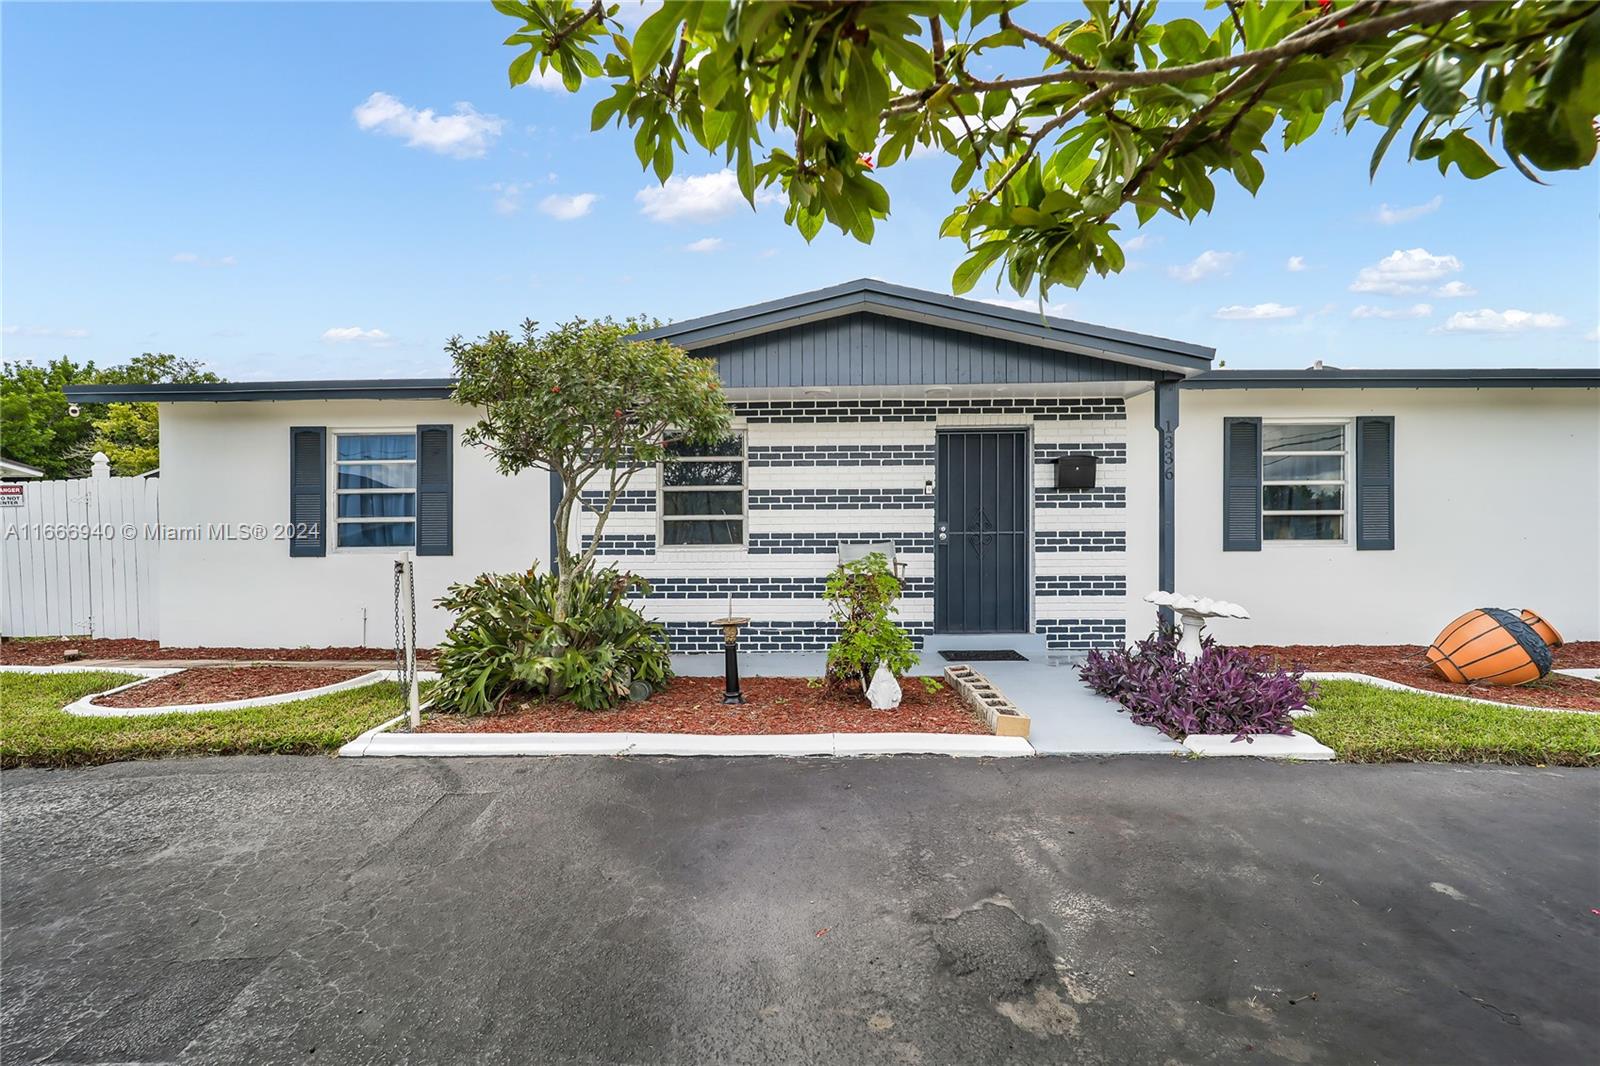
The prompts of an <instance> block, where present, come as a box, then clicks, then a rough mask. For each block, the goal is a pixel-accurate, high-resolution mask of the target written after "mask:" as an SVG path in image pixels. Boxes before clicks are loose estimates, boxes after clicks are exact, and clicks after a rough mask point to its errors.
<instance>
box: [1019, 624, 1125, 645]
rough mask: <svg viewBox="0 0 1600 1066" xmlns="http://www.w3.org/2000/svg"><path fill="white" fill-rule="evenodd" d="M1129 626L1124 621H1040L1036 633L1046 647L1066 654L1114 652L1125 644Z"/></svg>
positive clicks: (1036, 625)
mask: <svg viewBox="0 0 1600 1066" xmlns="http://www.w3.org/2000/svg"><path fill="white" fill-rule="evenodd" d="M1127 628H1128V624H1127V622H1126V621H1124V620H1123V619H1121V618H1039V619H1036V620H1035V621H1034V631H1035V632H1037V633H1039V634H1041V635H1043V636H1044V638H1045V645H1046V646H1047V647H1051V648H1057V649H1060V650H1063V651H1088V650H1090V649H1092V648H1114V647H1117V646H1118V645H1120V644H1121V643H1122V642H1123V639H1124V636H1125V634H1126V633H1127Z"/></svg>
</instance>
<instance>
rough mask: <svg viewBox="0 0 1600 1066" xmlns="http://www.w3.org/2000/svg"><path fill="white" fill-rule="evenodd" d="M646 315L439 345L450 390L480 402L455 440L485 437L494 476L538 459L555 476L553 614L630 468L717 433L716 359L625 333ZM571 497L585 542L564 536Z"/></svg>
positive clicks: (724, 410) (589, 553) (725, 415)
mask: <svg viewBox="0 0 1600 1066" xmlns="http://www.w3.org/2000/svg"><path fill="white" fill-rule="evenodd" d="M654 325H656V323H654V322H651V321H648V320H645V319H637V318H631V319H626V320H624V321H621V322H618V321H615V320H613V319H610V318H605V319H600V320H598V321H590V320H586V319H582V318H578V319H573V320H572V321H570V322H564V323H562V324H561V325H558V326H556V327H555V328H554V329H551V330H549V331H547V332H544V333H540V332H539V327H538V323H536V322H534V321H533V320H531V319H529V320H527V321H525V322H523V323H522V329H521V331H520V332H519V333H518V334H517V335H516V336H513V335H512V334H510V333H504V332H498V331H497V332H494V333H490V334H488V335H487V336H484V337H480V338H479V339H478V340H476V341H473V342H470V343H469V342H465V341H463V340H462V339H461V338H460V337H452V338H451V339H450V342H449V343H448V344H447V345H446V350H447V351H448V352H449V353H450V357H451V359H452V360H453V361H454V362H455V369H456V373H457V375H458V376H459V380H458V381H457V383H456V389H455V399H456V400H457V401H458V402H459V403H463V404H467V405H469V406H471V407H476V408H478V409H479V410H480V411H481V412H482V416H481V418H480V419H479V420H478V422H476V423H475V424H474V425H472V426H471V427H470V428H468V429H467V431H466V432H465V433H464V434H462V439H463V440H465V441H466V442H467V443H469V444H481V445H483V446H484V447H486V448H487V449H488V450H489V453H490V454H491V455H493V456H494V459H495V463H496V465H497V466H498V467H499V470H500V472H501V473H502V474H508V475H509V474H516V473H519V472H521V471H523V470H527V469H529V468H532V467H542V468H544V469H546V470H550V471H553V472H554V473H555V475H556V476H557V477H558V478H560V479H561V487H562V495H561V501H560V503H559V504H557V506H556V508H555V513H554V516H553V522H554V526H555V536H556V558H557V559H559V560H561V561H562V565H561V573H560V581H559V586H558V592H557V598H556V613H555V620H556V621H557V622H563V621H565V620H566V619H567V617H568V616H569V615H570V613H571V610H572V587H573V586H572V583H573V579H574V577H575V576H576V575H577V574H578V573H580V572H587V571H588V570H590V569H591V568H592V565H593V562H594V557H595V553H596V552H597V551H598V550H599V546H600V536H601V534H602V532H603V531H604V530H605V525H606V521H607V519H609V518H610V517H611V512H612V510H613V509H614V508H615V507H616V503H617V497H618V496H619V495H620V494H621V492H622V491H623V489H624V488H625V487H626V486H627V484H628V482H629V481H630V480H631V479H632V477H633V475H634V474H636V473H637V472H638V471H639V470H641V469H643V468H644V467H646V466H649V465H652V464H654V463H657V462H660V461H661V460H662V459H663V458H665V457H666V452H667V448H666V446H667V444H668V443H669V442H671V441H674V440H683V441H690V442H694V443H710V442H713V441H716V440H718V439H720V438H722V437H724V436H726V435H727V433H728V427H729V418H730V414H729V410H728V405H727V403H726V402H725V401H724V400H723V398H722V383H721V381H720V380H719V379H718V377H717V371H716V368H715V367H714V366H713V365H712V364H711V362H710V361H709V360H706V359H695V358H692V357H691V356H690V355H689V354H688V353H687V352H685V351H683V349H681V348H678V347H676V346H674V345H672V344H670V343H668V342H667V341H638V340H634V339H632V335H633V334H635V333H638V332H639V331H641V330H644V329H648V328H650V327H652V326H654ZM591 486H594V488H592V489H591ZM585 490H590V491H591V492H593V493H594V494H595V495H596V496H598V497H599V502H596V501H595V500H592V499H588V498H585V495H584V493H585ZM580 507H581V508H583V509H584V510H587V511H589V512H591V513H592V514H593V515H594V516H595V525H594V530H593V532H592V535H591V539H590V542H589V546H588V547H587V548H585V549H584V550H583V551H582V552H578V553H574V552H573V551H572V550H571V549H570V547H569V536H570V531H571V528H572V515H573V513H574V511H575V509H577V508H580Z"/></svg>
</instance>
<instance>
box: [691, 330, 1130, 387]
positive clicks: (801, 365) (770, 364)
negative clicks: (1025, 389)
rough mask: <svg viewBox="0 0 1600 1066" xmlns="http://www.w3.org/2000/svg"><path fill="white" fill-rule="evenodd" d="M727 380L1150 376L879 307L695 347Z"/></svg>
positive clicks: (1035, 380) (1005, 381)
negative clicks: (882, 311)
mask: <svg viewBox="0 0 1600 1066" xmlns="http://www.w3.org/2000/svg"><path fill="white" fill-rule="evenodd" d="M695 354H696V355H699V356H705V357H709V358H712V359H714V360H716V364H717V371H718V373H719V374H720V376H721V377H722V383H723V385H725V386H726V387H728V388H799V387H805V386H815V385H828V386H851V385H863V386H870V385H878V386H895V385H964V384H972V385H983V384H995V385H1022V384H1041V385H1043V384H1063V383H1073V382H1095V381H1106V382H1110V381H1154V380H1157V379H1158V378H1160V377H1162V374H1161V373H1160V372H1159V371H1156V370H1153V369H1150V368H1148V367H1140V366H1131V365H1125V364H1120V363H1112V362H1109V361H1107V360H1104V359H1096V358H1094V357H1092V356H1087V355H1078V354H1076V353H1073V352H1064V351H1054V350H1050V349H1043V348H1038V347H1034V346H1031V345H1027V344H1022V343H1020V342H1017V341H1013V340H1007V339H1003V338H999V337H992V336H986V335H984V334H981V333H968V332H965V331H962V330H954V329H948V328H945V327H942V326H932V325H928V324H926V323H922V322H912V321H908V320H906V319H899V318H891V317H889V316H887V315H875V314H865V313H863V314H854V315H848V316H844V317H840V318H828V319H822V320H819V321H816V322H806V323H803V324H801V325H798V326H791V327H789V328H787V329H780V330H774V331H772V332H771V333H763V334H759V335H757V336H753V337H743V338H739V339H737V340H732V341H725V342H723V343H720V344H713V345H709V346H707V347H704V348H700V349H697V350H696V352H695Z"/></svg>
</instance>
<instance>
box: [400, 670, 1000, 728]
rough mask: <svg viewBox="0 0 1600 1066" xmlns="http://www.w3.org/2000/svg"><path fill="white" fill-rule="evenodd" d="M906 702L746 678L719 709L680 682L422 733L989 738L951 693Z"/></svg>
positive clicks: (435, 722)
mask: <svg viewBox="0 0 1600 1066" xmlns="http://www.w3.org/2000/svg"><path fill="white" fill-rule="evenodd" d="M900 684H901V688H902V689H903V690H904V693H905V696H904V699H903V700H902V702H901V704H900V707H899V708H898V709H897V710H893V711H875V710H873V709H872V708H871V707H869V706H868V705H867V701H866V697H865V696H862V695H861V694H860V693H859V692H855V693H851V692H846V691H834V690H831V689H824V688H812V687H811V686H810V685H808V684H807V681H806V679H805V678H803V677H752V678H746V679H745V681H744V683H743V685H742V688H743V691H744V698H745V702H744V704H742V705H739V706H732V707H728V706H724V705H723V703H722V679H721V678H720V677H680V678H676V679H674V680H673V681H672V683H671V684H669V685H668V686H667V688H666V690H665V691H663V692H658V693H656V695H654V696H652V697H651V698H650V699H648V700H645V701H643V702H642V703H624V704H623V705H622V706H621V707H618V708H617V709H615V710H611V711H582V710H579V709H577V708H576V707H574V706H572V705H571V704H570V703H562V702H560V701H551V700H527V701H520V700H519V701H515V702H511V701H508V702H507V703H506V704H505V705H504V708H505V709H504V710H503V711H501V712H500V713H497V714H485V715H474V716H467V715H454V714H440V715H433V716H431V717H429V718H427V719H425V720H424V721H423V723H422V732H424V733H702V734H712V735H714V736H749V735H755V734H773V733H977V734H983V733H987V732H988V731H989V730H988V729H987V728H986V727H985V726H984V724H983V722H982V721H980V720H979V719H978V718H977V716H976V715H974V714H973V713H972V711H970V710H969V709H968V708H967V705H966V704H964V703H962V702H961V698H960V697H959V696H957V695H956V694H955V691H954V690H953V689H951V688H950V686H949V685H942V687H941V688H940V690H939V691H938V692H929V691H928V690H927V688H926V687H924V685H923V683H922V682H921V681H919V680H917V679H916V678H914V677H912V678H904V679H903V680H902V681H901V683H900Z"/></svg>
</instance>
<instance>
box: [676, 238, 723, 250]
mask: <svg viewBox="0 0 1600 1066" xmlns="http://www.w3.org/2000/svg"><path fill="white" fill-rule="evenodd" d="M724 243H725V242H724V241H723V239H722V238H721V237H701V238H700V239H699V240H697V241H690V242H689V243H688V244H686V245H684V246H683V250H684V251H686V252H716V251H721V249H722V247H723V244H724Z"/></svg>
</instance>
